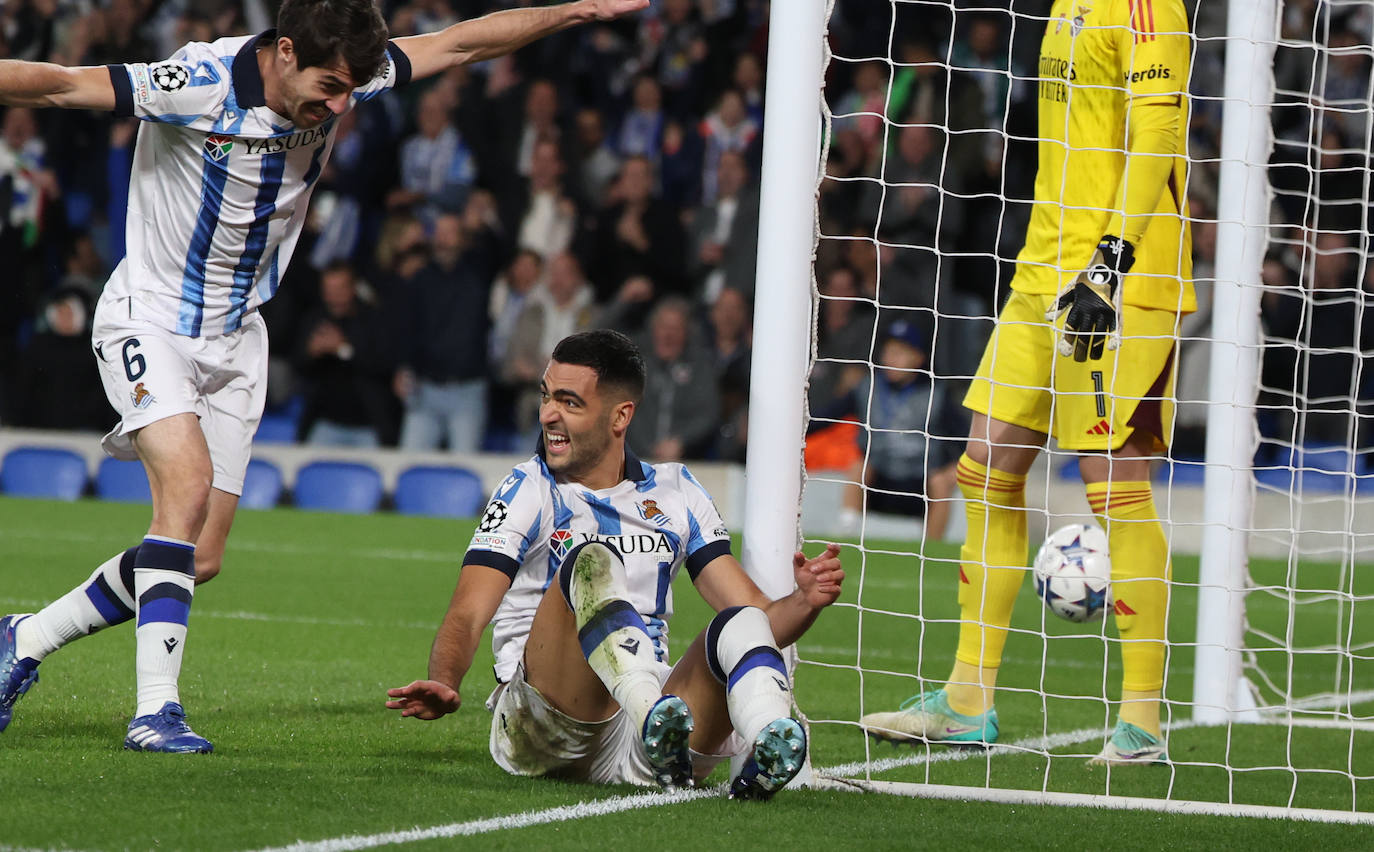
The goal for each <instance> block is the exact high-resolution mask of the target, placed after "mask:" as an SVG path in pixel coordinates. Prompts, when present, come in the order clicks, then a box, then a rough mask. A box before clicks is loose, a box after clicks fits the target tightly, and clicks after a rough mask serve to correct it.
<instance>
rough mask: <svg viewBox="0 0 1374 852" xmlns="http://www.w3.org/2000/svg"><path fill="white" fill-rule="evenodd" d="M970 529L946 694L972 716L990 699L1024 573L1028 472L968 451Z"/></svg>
mask: <svg viewBox="0 0 1374 852" xmlns="http://www.w3.org/2000/svg"><path fill="white" fill-rule="evenodd" d="M956 476H957V478H958V481H959V491H960V492H961V493H963V495H964V511H965V514H966V515H967V517H968V532H967V534H966V535H965V538H964V546H963V549H961V550H960V551H959V612H960V616H959V617H960V619H961V621H960V624H959V649H958V651H957V652H956V653H955V664H954V671H953V672H952V673H951V674H950V682H949V685H948V686H946V688H945V696H946V697H947V698H948V700H949V706H950V708H951V709H952V710H954V712H956V713H962V714H964V715H966V716H973V715H977V714H979V713H982V712H983V711H985V710H987V709H988V707H990V706H991V705H992V695H993V688H994V687H995V686H996V684H997V670H998V668H999V667H1000V666H1001V665H1002V646H1003V645H1005V644H1006V641H1007V625H1009V624H1011V610H1012V607H1013V606H1014V605H1015V603H1016V593H1017V591H1019V590H1020V588H1021V580H1022V579H1023V578H1024V577H1025V575H1026V569H1025V565H1026V477H1025V475H1017V474H1012V473H1006V472H1005V471H1000V470H993V469H991V468H987V467H984V466H983V465H981V464H979V463H978V462H976V461H974V460H973V459H971V458H969V457H968V455H967V454H966V455H963V456H961V457H960V458H959V466H958V468H957V470H956Z"/></svg>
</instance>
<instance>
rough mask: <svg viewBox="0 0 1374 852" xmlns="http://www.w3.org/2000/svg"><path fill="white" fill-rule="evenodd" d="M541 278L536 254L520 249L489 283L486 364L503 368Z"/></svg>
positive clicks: (542, 267)
mask: <svg viewBox="0 0 1374 852" xmlns="http://www.w3.org/2000/svg"><path fill="white" fill-rule="evenodd" d="M543 277H544V259H543V258H542V257H540V256H539V253H538V252H535V251H531V250H530V249H521V250H520V251H518V252H516V254H515V259H514V260H512V261H511V262H510V265H509V266H507V267H506V271H505V272H504V273H502V275H501V276H500V277H499V278H497V279H496V281H495V282H493V283H492V286H491V301H490V302H489V304H488V313H489V314H490V315H491V348H490V358H489V360H490V363H491V364H492V365H494V366H499V365H501V364H504V363H505V362H506V361H507V360H508V359H509V358H510V353H511V346H512V344H513V343H514V342H515V341H514V338H515V331H516V325H517V324H518V321H519V319H520V315H521V314H522V313H524V311H525V306H526V305H528V304H530V303H531V298H532V297H533V295H534V292H535V290H536V289H537V287H538V285H539V282H540V281H541V280H542V279H543Z"/></svg>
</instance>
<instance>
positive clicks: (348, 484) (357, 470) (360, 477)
mask: <svg viewBox="0 0 1374 852" xmlns="http://www.w3.org/2000/svg"><path fill="white" fill-rule="evenodd" d="M294 494H295V504H296V507H297V508H299V509H321V510H323V511H326V512H356V513H362V512H375V511H376V510H377V507H378V506H380V505H381V503H382V475H381V474H379V473H378V472H377V471H375V470H373V469H372V468H371V467H368V466H367V465H365V464H357V463H354V462H334V461H318V462H311V463H310V464H308V465H306V466H304V467H302V468H301V469H300V470H298V471H297V472H296V487H295V489H294Z"/></svg>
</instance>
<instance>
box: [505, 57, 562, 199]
mask: <svg viewBox="0 0 1374 852" xmlns="http://www.w3.org/2000/svg"><path fill="white" fill-rule="evenodd" d="M562 136H563V130H562V128H561V127H560V126H559V124H558V87H557V86H555V85H554V84H553V81H552V80H545V79H539V80H532V81H531V82H530V85H529V88H527V89H526V90H525V121H524V123H523V124H522V125H521V126H520V137H519V141H518V143H517V145H516V147H515V164H514V165H515V169H514V171H515V173H516V174H517V175H519V176H520V177H526V178H528V177H532V176H533V171H534V155H535V149H536V147H537V146H538V144H539V143H540V142H553V143H554V144H555V145H559V144H562V141H563V140H562Z"/></svg>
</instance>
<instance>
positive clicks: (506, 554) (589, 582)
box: [387, 330, 844, 799]
mask: <svg viewBox="0 0 1374 852" xmlns="http://www.w3.org/2000/svg"><path fill="white" fill-rule="evenodd" d="M643 392H644V360H643V358H642V357H641V356H640V353H639V351H638V349H636V348H635V345H634V344H633V343H631V342H630V340H629V339H628V338H626V337H625V336H624V335H622V334H620V333H618V332H614V331H607V330H597V331H588V332H582V333H579V334H574V335H572V336H571V337H567V338H564V339H563V340H562V341H561V342H560V343H559V344H558V346H557V347H556V348H555V349H554V351H553V357H552V359H551V360H550V361H549V364H548V367H547V369H546V370H545V371H544V377H543V381H542V383H541V385H540V395H541V398H542V404H541V406H540V410H539V420H540V425H541V429H542V432H541V440H540V447H539V452H538V454H537V455H536V456H534V457H533V458H531V459H530V460H529V461H527V462H523V463H522V464H519V465H517V466H516V467H515V469H514V470H512V471H511V473H510V476H508V477H506V479H505V481H504V482H502V483H501V484H500V485H499V486H497V488H496V490H495V492H494V493H493V494H492V498H491V503H490V505H489V506H488V508H487V511H486V513H485V514H484V516H483V518H482V522H481V524H480V525H479V526H478V529H477V531H476V533H475V534H474V535H473V537H472V543H471V545H470V546H469V548H468V551H467V555H466V556H465V557H464V558H463V569H462V573H461V574H460V575H459V577H458V586H457V589H456V590H455V591H454V593H453V599H452V602H451V603H450V604H449V609H448V613H447V614H446V615H445V617H444V620H443V623H442V624H441V625H440V627H439V633H438V636H437V637H436V638H435V640H434V647H433V650H432V651H431V653H430V658H429V679H428V680H420V681H415V682H414V683H411V684H409V685H408V686H403V687H400V688H397V689H392V690H389V691H388V693H387V694H388V695H389V696H390V699H391V700H389V701H388V702H387V707H390V708H392V709H396V710H400V711H401V714H402V715H404V716H414V717H416V718H420V719H437V718H439V717H441V716H443V715H445V714H448V713H452V712H454V711H455V710H457V709H458V707H459V703H460V696H459V687H460V686H461V684H462V681H463V678H464V676H465V675H466V674H467V672H468V669H469V667H470V666H471V665H472V660H473V655H474V653H475V652H476V650H477V645H478V643H479V642H480V640H481V637H482V631H483V630H484V629H485V627H486V626H487V624H488V623H491V624H492V625H493V639H492V645H493V650H494V651H495V656H496V679H497V684H496V689H495V691H494V692H492V693H491V697H490V698H489V699H488V700H487V709H489V710H490V711H491V712H492V720H491V756H492V758H493V759H494V760H495V761H496V763H497V764H498V765H499V766H500V767H501V768H503V769H505V770H506V771H507V772H510V773H512V774H515V775H558V776H560V777H573V778H578V779H582V780H586V781H592V782H599V783H631V784H640V785H653V784H658V785H660V786H662V787H664V788H665V789H673V788H681V787H685V786H691V785H692V784H693V783H694V781H695V780H697V779H700V778H703V777H705V776H706V775H707V774H708V773H710V771H711V769H712V768H713V767H714V766H715V765H716V764H717V763H719V762H720V761H721V760H722V759H724V758H727V757H732V756H735V755H742V756H744V757H745V758H746V759H745V760H743V761H742V767H743V768H742V770H741V771H740V772H739V774H738V775H736V776H735V777H734V778H733V779H732V781H731V788H730V789H731V795H732V796H734V797H738V798H761V799H766V798H769V797H771V796H772V795H773V793H775V792H776V791H777V790H778V789H779V788H781V787H782V786H783V785H785V784H786V783H787V782H788V781H790V780H792V778H793V777H795V776H796V774H797V772H798V770H799V769H800V768H801V766H802V761H803V759H804V758H805V755H806V733H805V731H804V730H803V728H802V726H801V724H800V723H798V722H797V720H796V719H794V718H792V715H791V714H792V688H791V682H790V678H789V676H788V671H787V667H786V666H785V665H784V663H783V658H782V654H781V653H780V652H779V649H780V648H785V647H787V646H788V645H790V644H791V643H793V642H795V641H797V639H798V638H799V637H801V635H802V634H803V633H804V632H805V631H806V630H807V628H808V627H810V626H811V624H812V622H813V621H814V620H815V618H816V616H817V615H818V614H819V613H820V611H821V610H822V609H823V608H825V607H826V606H829V605H830V604H831V603H833V602H834V601H835V599H836V598H837V597H838V596H839V594H840V584H841V581H842V580H843V579H844V571H843V570H842V568H841V567H840V560H839V548H837V547H836V546H835V545H833V544H832V545H829V546H828V547H827V548H826V549H825V550H824V551H823V552H822V553H821V554H820V555H818V556H815V557H812V558H810V559H807V558H806V557H805V556H804V555H803V554H801V553H797V554H795V555H794V556H793V559H792V567H793V572H794V575H795V578H796V584H797V588H796V590H795V591H793V592H792V594H790V595H788V596H786V597H784V598H780V599H778V600H769V599H768V598H767V597H766V596H765V595H764V594H763V593H762V592H761V591H759V589H758V587H757V586H756V585H755V584H754V582H753V581H752V580H750V579H749V576H748V575H747V574H746V573H745V572H744V570H743V568H742V567H741V566H740V563H739V562H738V561H737V560H736V559H735V557H734V556H732V555H731V553H730V534H729V531H728V530H726V528H725V524H724V522H723V521H722V520H721V518H720V515H719V514H718V513H717V512H716V508H715V506H714V504H712V502H711V497H710V495H709V494H707V493H706V489H704V488H703V487H702V486H701V484H700V483H699V482H697V480H696V479H694V478H693V477H692V475H691V473H689V472H688V470H687V468H686V467H684V466H683V465H681V464H647V463H645V462H642V461H640V460H639V459H638V458H636V457H635V456H634V454H633V453H632V452H630V449H629V447H627V446H626V444H625V432H626V429H628V427H629V425H630V420H631V418H633V417H634V413H635V406H636V405H637V404H638V402H639V400H640V397H641V396H642V394H643ZM684 565H686V567H687V573H688V575H689V576H690V577H691V578H692V582H693V584H694V585H695V586H696V589H697V591H698V592H700V593H701V596H702V597H703V598H705V600H706V602H707V603H709V604H710V605H711V607H712V608H713V609H715V610H716V613H717V614H716V616H715V617H714V618H713V619H712V620H711V623H710V625H709V626H708V627H707V628H706V629H705V630H704V631H702V632H701V633H700V634H699V635H698V636H697V637H696V639H695V641H693V642H692V644H691V645H690V647H688V649H687V651H686V653H685V654H683V655H682V657H681V658H680V659H679V660H678V661H677V662H676V664H670V661H669V659H668V621H669V618H670V616H671V615H672V612H673V597H672V581H673V577H674V576H675V575H676V574H677V572H678V571H679V569H681V568H682V567H683V566H684Z"/></svg>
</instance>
